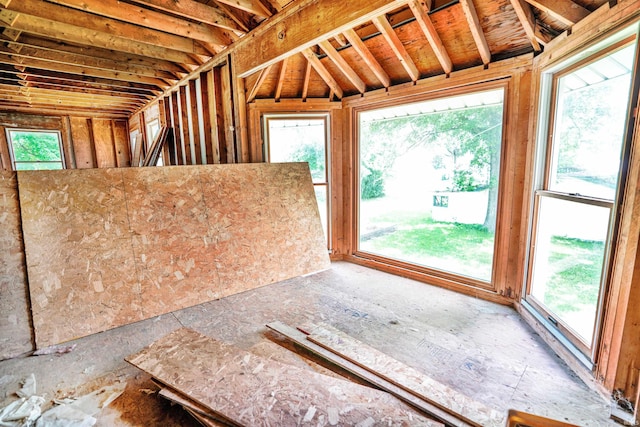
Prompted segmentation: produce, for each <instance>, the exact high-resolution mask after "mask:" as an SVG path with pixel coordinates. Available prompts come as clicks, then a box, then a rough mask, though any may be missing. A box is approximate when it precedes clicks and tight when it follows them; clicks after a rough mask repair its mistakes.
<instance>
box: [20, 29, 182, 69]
mask: <svg viewBox="0 0 640 427" xmlns="http://www.w3.org/2000/svg"><path fill="white" fill-rule="evenodd" d="M14 43H15V44H20V45H23V46H28V47H33V48H36V49H46V50H50V51H52V52H59V53H62V54H66V53H71V54H76V55H82V56H87V57H89V58H95V59H108V60H111V61H115V62H120V63H125V64H132V65H136V66H140V67H145V68H153V69H155V70H162V71H168V72H171V73H184V72H189V71H191V69H188V68H186V67H185V66H184V65H182V64H178V63H175V62H171V61H167V60H163V59H154V58H149V57H146V56H140V55H134V54H130V53H125V52H117V51H114V50H110V49H104V48H100V47H95V46H83V45H77V44H71V43H68V42H65V41H60V40H53V39H48V38H44V37H39V36H37V35H32V34H24V33H23V34H22V36H21V37H20V40H18V41H17V42H14Z"/></svg>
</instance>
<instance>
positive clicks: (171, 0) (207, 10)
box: [134, 0, 249, 32]
mask: <svg viewBox="0 0 640 427" xmlns="http://www.w3.org/2000/svg"><path fill="white" fill-rule="evenodd" d="M134 1H135V2H136V3H138V4H143V5H145V6H149V7H152V8H155V9H159V10H163V11H165V12H169V13H173V14H175V15H178V16H182V17H184V18H189V19H193V20H194V21H198V22H201V23H204V24H209V25H213V26H216V27H222V28H226V29H228V30H232V31H241V32H248V31H249V28H246V27H239V26H238V23H237V22H236V21H235V20H234V19H233V18H232V17H230V16H229V15H228V14H227V13H225V12H224V11H223V10H221V9H220V8H219V7H216V6H211V5H206V4H203V3H200V2H197V1H195V0H180V1H176V0H134Z"/></svg>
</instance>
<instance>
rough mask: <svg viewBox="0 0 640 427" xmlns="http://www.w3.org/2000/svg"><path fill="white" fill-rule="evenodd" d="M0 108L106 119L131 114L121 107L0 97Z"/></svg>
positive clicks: (22, 111) (120, 117)
mask: <svg viewBox="0 0 640 427" xmlns="http://www.w3.org/2000/svg"><path fill="white" fill-rule="evenodd" d="M0 110H2V111H5V112H6V111H13V112H16V113H30V114H34V113H35V114H40V115H42V114H46V115H51V116H65V115H69V116H89V117H95V118H108V119H127V118H129V115H130V114H131V112H130V111H123V110H121V109H115V110H106V109H100V108H95V109H93V108H77V107H67V106H59V105H58V106H54V105H49V104H29V103H26V102H17V101H13V102H7V101H4V100H2V99H0Z"/></svg>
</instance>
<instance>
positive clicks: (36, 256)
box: [18, 169, 142, 348]
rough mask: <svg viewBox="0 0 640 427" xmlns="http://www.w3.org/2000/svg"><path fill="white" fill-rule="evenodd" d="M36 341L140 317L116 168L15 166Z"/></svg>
mask: <svg viewBox="0 0 640 427" xmlns="http://www.w3.org/2000/svg"><path fill="white" fill-rule="evenodd" d="M18 182H19V188H20V204H21V211H22V218H23V226H22V228H23V233H24V236H25V251H26V257H27V270H28V273H29V289H30V294H31V303H32V312H33V323H34V329H35V335H36V343H37V345H38V347H39V348H40V347H43V346H48V345H51V344H56V343H59V342H63V341H67V340H70V339H73V338H77V337H81V336H84V335H88V334H91V333H93V332H98V331H102V330H105V329H108V328H110V327H112V325H123V324H127V323H130V322H134V321H136V320H140V318H141V316H142V311H141V308H140V304H139V300H140V297H139V293H140V287H139V285H137V284H136V281H135V279H136V275H135V265H134V263H133V251H132V248H131V239H130V232H129V225H128V218H127V208H126V205H125V198H124V186H123V182H122V174H121V172H120V170H118V169H105V170H99V169H88V170H82V171H81V170H76V171H74V170H64V171H56V173H53V174H52V173H49V172H43V171H34V172H32V171H29V172H22V171H21V172H18Z"/></svg>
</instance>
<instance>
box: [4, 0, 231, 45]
mask: <svg viewBox="0 0 640 427" xmlns="http://www.w3.org/2000/svg"><path fill="white" fill-rule="evenodd" d="M13 1H15V0H13ZM50 1H52V2H54V3H57V4H60V5H63V6H67V7H71V8H74V9H79V10H82V11H84V12H90V13H93V14H96V15H100V16H104V17H107V18H112V19H118V20H120V21H128V22H131V23H135V25H139V26H142V27H146V28H151V29H154V30H160V31H164V32H165V33H170V34H174V35H176V36H181V37H187V38H190V39H195V40H199V41H203V42H205V43H211V44H214V45H225V46H226V45H228V44H230V43H231V40H230V37H229V35H228V34H226V33H224V31H223V30H221V29H220V27H214V26H211V25H207V24H202V23H196V22H191V21H187V20H186V19H181V18H177V17H174V16H172V15H168V14H165V13H161V12H157V11H155V10H150V9H145V8H143V7H140V6H135V5H132V4H129V3H124V2H108V1H104V0H50ZM237 30H238V31H239V30H240V28H238V29H237Z"/></svg>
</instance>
